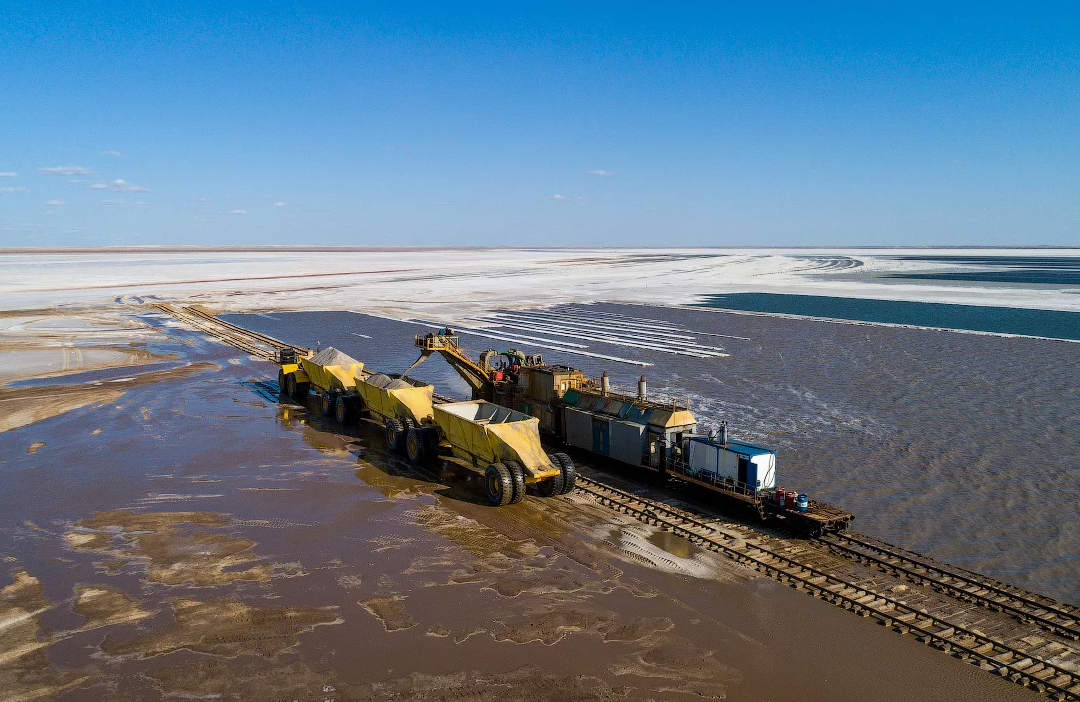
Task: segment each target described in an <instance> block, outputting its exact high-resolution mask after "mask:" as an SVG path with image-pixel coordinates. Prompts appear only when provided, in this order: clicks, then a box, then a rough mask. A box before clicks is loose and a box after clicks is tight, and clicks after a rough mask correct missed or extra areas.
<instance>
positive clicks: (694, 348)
mask: <svg viewBox="0 0 1080 702" xmlns="http://www.w3.org/2000/svg"><path fill="white" fill-rule="evenodd" d="M478 321H487V322H489V323H492V322H493V323H495V324H497V325H498V326H499V327H505V328H510V329H524V330H526V331H538V332H541V333H543V334H553V335H555V336H568V337H570V338H572V339H580V340H583V341H597V342H600V343H605V344H613V345H615V346H628V347H633V348H647V349H653V350H657V351H664V352H666V353H678V352H680V351H685V352H687V353H689V354H693V355H695V356H696V357H697V358H711V357H719V356H727V355H728V354H726V353H724V349H722V348H720V347H717V346H702V345H700V344H687V343H685V342H675V341H669V340H667V339H651V338H647V337H644V338H643V337H640V336H635V337H632V338H627V337H624V336H620V335H619V334H618V333H612V334H605V333H603V332H595V333H593V334H588V335H586V334H582V333H581V332H578V331H577V330H573V329H569V330H560V329H559V328H558V327H549V326H547V325H543V324H532V325H530V326H524V325H520V324H510V323H507V322H504V321H502V320H487V319H484V318H481V319H480V320H478ZM642 342H654V344H666V345H665V346H657V345H652V344H646V343H642ZM559 343H562V342H559Z"/></svg>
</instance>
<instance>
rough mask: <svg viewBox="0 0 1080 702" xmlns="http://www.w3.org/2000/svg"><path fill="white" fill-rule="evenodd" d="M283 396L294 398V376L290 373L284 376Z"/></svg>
mask: <svg viewBox="0 0 1080 702" xmlns="http://www.w3.org/2000/svg"><path fill="white" fill-rule="evenodd" d="M285 394H286V395H288V396H289V397H296V376H295V375H294V374H292V373H289V374H288V375H286V376H285Z"/></svg>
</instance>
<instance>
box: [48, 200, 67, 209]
mask: <svg viewBox="0 0 1080 702" xmlns="http://www.w3.org/2000/svg"><path fill="white" fill-rule="evenodd" d="M45 204H46V205H49V206H50V207H59V206H60V205H63V204H64V201H63V200H46V202H45Z"/></svg>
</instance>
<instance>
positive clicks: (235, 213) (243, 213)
mask: <svg viewBox="0 0 1080 702" xmlns="http://www.w3.org/2000/svg"><path fill="white" fill-rule="evenodd" d="M229 214H231V215H246V214H247V210H229Z"/></svg>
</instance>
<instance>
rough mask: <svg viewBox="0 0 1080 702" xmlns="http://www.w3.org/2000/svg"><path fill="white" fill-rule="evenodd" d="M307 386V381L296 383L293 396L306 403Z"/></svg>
mask: <svg viewBox="0 0 1080 702" xmlns="http://www.w3.org/2000/svg"><path fill="white" fill-rule="evenodd" d="M308 388H309V385H308V383H305V382H303V381H301V382H298V383H296V392H295V397H296V399H297V400H300V402H301V403H303V404H307V396H308Z"/></svg>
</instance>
